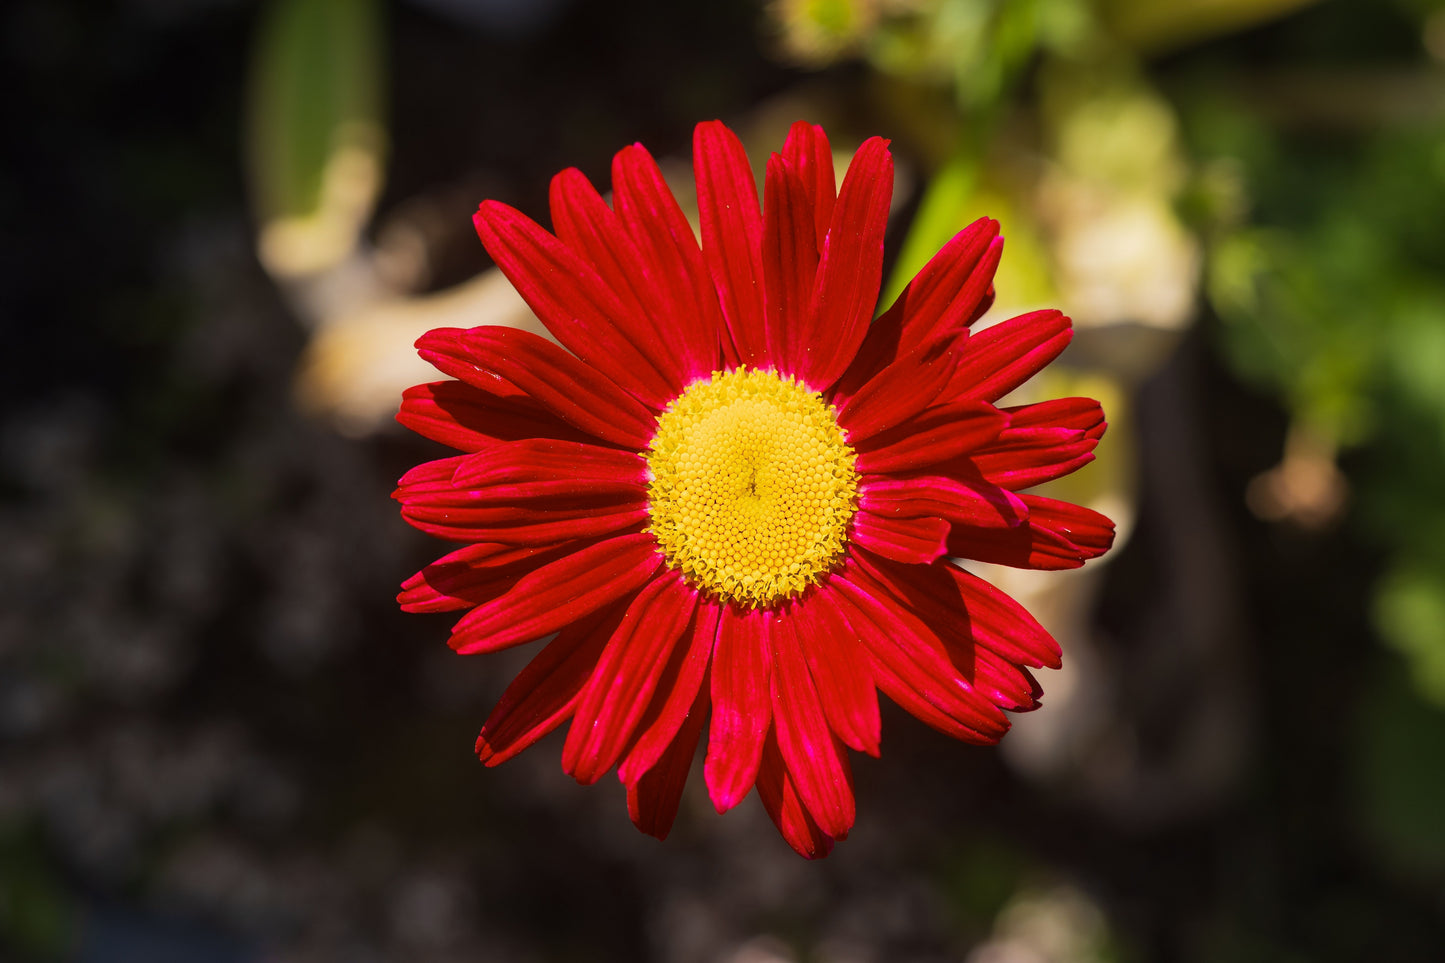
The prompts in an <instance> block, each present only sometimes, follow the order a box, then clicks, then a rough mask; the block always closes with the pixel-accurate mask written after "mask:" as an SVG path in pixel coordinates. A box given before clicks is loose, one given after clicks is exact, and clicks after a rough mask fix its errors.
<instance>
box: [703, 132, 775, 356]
mask: <svg viewBox="0 0 1445 963" xmlns="http://www.w3.org/2000/svg"><path fill="white" fill-rule="evenodd" d="M692 164H693V171H694V173H695V174H696V177H697V207H698V214H699V216H700V219H701V221H702V253H703V260H704V261H706V262H707V267H708V271H709V273H711V275H712V279H713V284H714V285H715V287H716V288H717V294H718V301H719V302H720V303H721V306H722V313H723V318H724V320H725V321H726V324H727V330H728V333H729V335H730V340H731V342H732V346H733V350H732V352H730V353H731V355H732V357H730V358H729V360H730V361H731V362H733V363H737V362H742V363H744V364H749V365H752V366H754V367H765V366H766V361H767V345H766V342H765V340H764V335H763V331H764V321H763V312H764V294H763V291H764V288H763V260H762V257H763V215H762V211H761V210H760V209H759V207H758V187H757V182H756V181H754V180H753V170H752V167H751V166H750V165H749V164H748V157H747V154H746V153H745V152H744V150H743V145H742V143H741V142H740V141H739V140H738V138H737V135H736V134H734V133H733V132H732V131H730V130H728V129H727V128H726V127H724V126H723V125H722V123H721V122H719V121H715V120H714V121H708V122H706V123H702V124H698V125H697V128H696V129H695V130H694V132H693V139H692Z"/></svg>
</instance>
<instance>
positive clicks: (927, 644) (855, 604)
mask: <svg viewBox="0 0 1445 963" xmlns="http://www.w3.org/2000/svg"><path fill="white" fill-rule="evenodd" d="M849 568H850V569H851V571H845V576H844V577H838V576H835V577H833V578H832V579H831V580H830V581H829V583H828V584H829V588H836V593H835V594H836V597H837V598H838V599H839V600H840V602H841V607H842V609H843V613H844V616H845V617H846V618H847V619H848V622H849V623H850V624H851V625H852V626H853V627H854V629H856V630H857V631H858V633H859V636H860V638H861V639H862V640H863V647H864V649H865V650H867V652H868V654H869V656H870V657H871V659H872V664H873V674H874V679H875V681H876V682H877V683H878V687H879V688H880V689H882V690H883V692H884V693H885V694H886V695H887V696H888V697H889V698H890V699H892V700H893V701H894V702H897V703H898V704H899V705H900V706H902V707H903V708H904V709H906V710H907V711H908V712H909V713H911V714H912V715H914V716H916V717H917V718H918V719H920V720H922V721H923V722H925V723H927V724H928V725H930V726H933V727H934V728H935V729H938V730H939V731H940V732H944V733H947V734H948V735H950V736H953V737H954V738H956V739H961V740H963V741H965V742H973V743H977V744H980V745H991V744H993V743H995V742H997V741H998V740H999V739H1000V738H1002V737H1003V734H1004V733H1005V732H1007V731H1008V720H1007V719H1005V718H1004V715H1003V713H1002V712H1000V711H999V710H998V708H997V707H996V706H994V705H993V704H992V703H990V702H989V701H988V700H986V699H984V698H983V697H981V696H980V695H979V694H978V693H977V692H975V691H974V690H973V687H972V686H971V685H969V683H968V680H967V679H965V678H963V677H962V676H961V675H960V674H959V672H958V669H957V668H956V667H955V666H954V665H953V663H952V662H950V661H949V659H948V654H947V652H946V650H945V649H944V645H943V642H942V640H941V639H939V637H938V635H937V634H936V633H935V632H934V631H933V630H932V629H930V628H929V627H928V626H927V625H925V624H924V623H923V622H922V620H920V619H919V618H918V616H916V615H914V614H913V613H912V612H910V611H909V610H908V609H907V608H906V607H905V606H904V605H903V604H901V603H900V602H898V601H897V600H896V599H894V598H893V596H892V595H891V594H890V593H888V592H887V591H886V590H885V589H884V588H883V587H882V586H880V585H878V584H877V583H875V582H873V581H872V580H871V579H870V578H869V577H868V576H867V575H866V574H864V573H863V572H862V571H860V570H858V569H857V567H856V565H852V564H850V566H849Z"/></svg>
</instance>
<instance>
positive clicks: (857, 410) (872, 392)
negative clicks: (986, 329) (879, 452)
mask: <svg viewBox="0 0 1445 963" xmlns="http://www.w3.org/2000/svg"><path fill="white" fill-rule="evenodd" d="M957 364H958V353H957V352H954V351H946V352H942V353H940V352H938V351H935V350H919V351H914V352H912V353H910V354H907V355H904V356H903V357H902V358H899V359H898V360H897V361H895V362H893V363H892V364H890V365H889V366H888V367H886V368H884V369H883V370H882V371H880V372H879V373H878V374H877V375H875V376H874V377H873V378H872V379H871V380H869V382H868V383H867V384H865V385H863V387H861V388H859V389H858V391H857V393H856V394H854V395H853V396H852V397H851V398H849V399H848V400H847V401H846V402H845V403H844V404H843V406H842V407H841V408H839V409H838V424H839V425H841V426H842V427H843V429H844V430H845V431H846V432H847V433H848V441H849V443H850V444H853V445H862V444H863V443H865V442H867V441H868V439H870V438H872V437H873V436H874V435H876V434H879V433H881V432H884V431H888V430H889V429H891V428H896V427H898V426H899V425H901V424H903V423H904V422H906V421H908V419H910V418H912V417H914V416H915V415H917V414H919V413H920V412H922V411H923V410H924V409H925V408H927V407H928V406H929V405H931V404H932V403H933V401H934V399H936V398H937V397H938V396H939V394H940V392H942V391H943V390H944V389H945V388H946V387H947V386H948V384H949V381H950V379H951V378H953V376H954V371H955V370H956V367H957Z"/></svg>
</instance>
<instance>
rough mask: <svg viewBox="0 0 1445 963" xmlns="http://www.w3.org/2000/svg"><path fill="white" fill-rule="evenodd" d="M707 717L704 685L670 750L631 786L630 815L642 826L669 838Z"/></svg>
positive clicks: (652, 832)
mask: <svg viewBox="0 0 1445 963" xmlns="http://www.w3.org/2000/svg"><path fill="white" fill-rule="evenodd" d="M706 718H707V687H706V686H701V687H699V688H698V690H697V695H696V696H695V697H694V699H693V703H692V706H691V708H689V709H688V710H687V717H686V718H685V719H684V720H683V722H682V726H681V728H679V729H678V731H677V735H676V736H675V737H674V738H673V740H672V742H671V743H669V744H668V746H667V750H666V751H665V752H664V753H663V754H662V757H661V758H660V759H658V760H657V762H656V764H654V765H653V766H652V768H650V769H648V770H647V772H646V773H644V774H643V775H642V778H640V779H638V780H637V781H636V782H632V783H629V784H628V786H627V815H628V816H629V817H631V819H632V824H633V825H634V826H636V827H637V828H638V829H640V830H642V831H643V832H644V833H647V835H649V836H655V837H657V838H658V839H666V838H667V834H668V833H670V832H671V831H672V824H673V821H674V820H675V819H676V818H677V805H678V803H679V802H681V801H682V790H683V788H684V787H685V786H686V785H687V774H688V772H689V771H690V770H691V769H692V758H693V756H694V755H696V753H697V741H698V737H699V736H701V735H702V726H703V721H704V720H705V719H706Z"/></svg>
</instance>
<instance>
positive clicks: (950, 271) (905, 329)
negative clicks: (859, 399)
mask: <svg viewBox="0 0 1445 963" xmlns="http://www.w3.org/2000/svg"><path fill="white" fill-rule="evenodd" d="M1002 253H1003V238H1001V237H999V236H998V222H997V221H995V220H992V219H990V218H986V217H984V218H980V219H979V220H977V221H974V222H973V223H972V224H970V225H969V226H968V227H966V228H964V229H963V230H962V231H959V232H958V233H957V234H955V235H954V236H953V239H952V240H950V241H949V242H948V243H947V244H945V245H944V246H943V247H942V249H940V250H939V252H938V253H937V254H935V255H934V256H933V257H932V259H930V260H929V262H928V263H927V264H925V265H924V266H923V269H922V270H921V271H919V272H918V274H917V276H915V277H914V278H913V280H912V281H910V282H909V283H908V287H907V288H905V289H904V290H903V293H902V294H900V295H899V296H898V301H897V302H896V303H895V306H894V307H893V308H890V309H889V310H890V311H892V310H895V309H896V310H898V311H900V312H901V314H902V324H901V331H900V337H899V344H898V350H899V351H900V352H903V353H906V352H908V351H912V350H913V349H914V348H917V347H921V346H923V345H925V344H928V343H929V342H930V341H933V340H934V339H936V338H939V337H943V336H945V335H947V334H949V333H951V332H954V331H957V330H958V329H960V328H966V327H968V326H969V325H970V324H972V323H973V320H974V318H975V317H976V316H977V315H976V314H975V312H976V311H977V310H978V307H979V305H980V304H981V303H982V301H983V299H984V297H985V295H986V294H987V293H988V290H989V287H990V286H991V285H992V284H993V275H994V272H995V271H996V270H998V262H999V258H1000V256H1001V255H1002Z"/></svg>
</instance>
